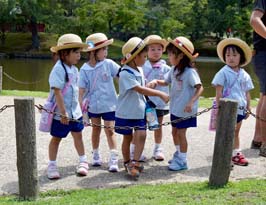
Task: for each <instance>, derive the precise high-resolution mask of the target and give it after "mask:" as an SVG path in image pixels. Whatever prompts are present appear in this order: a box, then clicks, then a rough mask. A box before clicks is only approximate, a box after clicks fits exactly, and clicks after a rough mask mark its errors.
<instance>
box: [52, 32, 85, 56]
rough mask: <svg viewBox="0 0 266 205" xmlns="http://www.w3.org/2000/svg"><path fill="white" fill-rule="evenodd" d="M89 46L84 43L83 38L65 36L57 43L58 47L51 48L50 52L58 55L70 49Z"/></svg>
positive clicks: (74, 35)
mask: <svg viewBox="0 0 266 205" xmlns="http://www.w3.org/2000/svg"><path fill="white" fill-rule="evenodd" d="M87 47H88V45H87V44H85V43H82V40H81V38H80V37H79V36H78V35H76V34H72V33H68V34H64V35H62V36H60V38H59V39H58V41H57V45H56V46H52V47H51V48H50V51H51V52H53V53H57V52H58V51H59V50H63V49H68V48H83V49H84V48H87Z"/></svg>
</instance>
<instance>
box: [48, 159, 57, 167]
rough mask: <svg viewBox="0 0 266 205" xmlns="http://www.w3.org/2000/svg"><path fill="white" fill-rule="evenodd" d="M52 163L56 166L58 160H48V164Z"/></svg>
mask: <svg viewBox="0 0 266 205" xmlns="http://www.w3.org/2000/svg"><path fill="white" fill-rule="evenodd" d="M50 164H52V165H55V166H56V160H50V161H49V162H48V165H50Z"/></svg>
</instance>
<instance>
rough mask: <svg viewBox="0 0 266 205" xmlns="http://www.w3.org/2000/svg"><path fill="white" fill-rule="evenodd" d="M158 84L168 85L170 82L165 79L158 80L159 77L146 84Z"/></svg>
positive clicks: (150, 85) (154, 85) (148, 85)
mask: <svg viewBox="0 0 266 205" xmlns="http://www.w3.org/2000/svg"><path fill="white" fill-rule="evenodd" d="M157 85H160V86H168V85H169V84H168V83H167V82H165V80H157V79H154V80H152V81H151V82H149V83H147V85H146V86H147V87H148V88H155V87H156V86H157Z"/></svg>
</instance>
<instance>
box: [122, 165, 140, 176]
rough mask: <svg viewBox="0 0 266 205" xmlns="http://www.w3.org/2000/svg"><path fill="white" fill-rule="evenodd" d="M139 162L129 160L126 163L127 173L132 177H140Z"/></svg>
mask: <svg viewBox="0 0 266 205" xmlns="http://www.w3.org/2000/svg"><path fill="white" fill-rule="evenodd" d="M138 164H139V162H129V163H127V164H125V166H126V171H127V173H128V174H129V175H130V176H132V177H136V178H138V177H139V173H140V171H139V165H138Z"/></svg>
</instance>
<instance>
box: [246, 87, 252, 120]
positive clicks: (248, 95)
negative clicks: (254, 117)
mask: <svg viewBox="0 0 266 205" xmlns="http://www.w3.org/2000/svg"><path fill="white" fill-rule="evenodd" d="M246 99H247V107H246V109H247V110H248V111H251V107H250V99H251V97H250V93H249V91H247V92H246ZM248 117H249V113H247V115H246V118H245V119H247V118H248Z"/></svg>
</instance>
